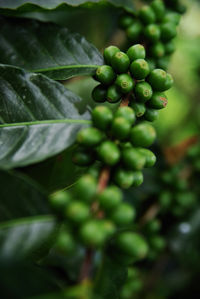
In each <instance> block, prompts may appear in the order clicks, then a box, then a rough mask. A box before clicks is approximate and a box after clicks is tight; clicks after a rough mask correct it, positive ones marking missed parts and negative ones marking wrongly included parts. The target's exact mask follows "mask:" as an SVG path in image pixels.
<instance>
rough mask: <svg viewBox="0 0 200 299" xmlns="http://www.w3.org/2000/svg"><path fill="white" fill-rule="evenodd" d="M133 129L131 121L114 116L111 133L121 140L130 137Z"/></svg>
mask: <svg viewBox="0 0 200 299" xmlns="http://www.w3.org/2000/svg"><path fill="white" fill-rule="evenodd" d="M130 129H131V124H130V122H129V121H128V120H127V119H126V118H124V117H116V118H114V120H113V122H112V126H111V133H112V135H113V136H114V137H116V138H117V139H119V140H124V139H126V138H127V137H128V135H129V133H130Z"/></svg>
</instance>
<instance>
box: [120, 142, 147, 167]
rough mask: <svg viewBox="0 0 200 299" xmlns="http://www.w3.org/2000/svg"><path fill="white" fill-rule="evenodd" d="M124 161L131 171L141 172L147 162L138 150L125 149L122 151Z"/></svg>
mask: <svg viewBox="0 0 200 299" xmlns="http://www.w3.org/2000/svg"><path fill="white" fill-rule="evenodd" d="M122 161H123V163H124V165H125V166H126V167H127V168H128V169H131V170H141V169H142V168H143V167H144V165H145V162H146V159H145V156H144V155H143V154H142V153H141V152H140V151H139V150H138V149H137V148H133V147H131V148H125V149H123V151H122Z"/></svg>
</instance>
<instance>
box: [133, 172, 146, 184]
mask: <svg viewBox="0 0 200 299" xmlns="http://www.w3.org/2000/svg"><path fill="white" fill-rule="evenodd" d="M133 178H134V181H133V186H134V187H139V186H140V185H142V183H143V181H144V177H143V173H142V172H141V171H134V172H133Z"/></svg>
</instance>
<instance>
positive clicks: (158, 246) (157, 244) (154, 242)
mask: <svg viewBox="0 0 200 299" xmlns="http://www.w3.org/2000/svg"><path fill="white" fill-rule="evenodd" d="M149 243H150V246H151V247H152V248H153V249H155V250H156V251H161V250H163V249H164V248H165V246H166V242H165V239H164V238H163V237H161V236H152V237H151V238H150V239H149Z"/></svg>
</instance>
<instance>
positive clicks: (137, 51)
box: [126, 44, 146, 62]
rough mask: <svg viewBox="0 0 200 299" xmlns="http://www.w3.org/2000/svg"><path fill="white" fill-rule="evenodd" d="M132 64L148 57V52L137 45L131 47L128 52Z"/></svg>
mask: <svg viewBox="0 0 200 299" xmlns="http://www.w3.org/2000/svg"><path fill="white" fill-rule="evenodd" d="M126 54H127V55H128V57H129V59H130V61H131V62H133V61H134V60H136V59H144V58H145V56H146V51H145V48H144V46H142V45H140V44H137V45H134V46H131V47H130V48H129V49H128V51H127V52H126Z"/></svg>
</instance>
